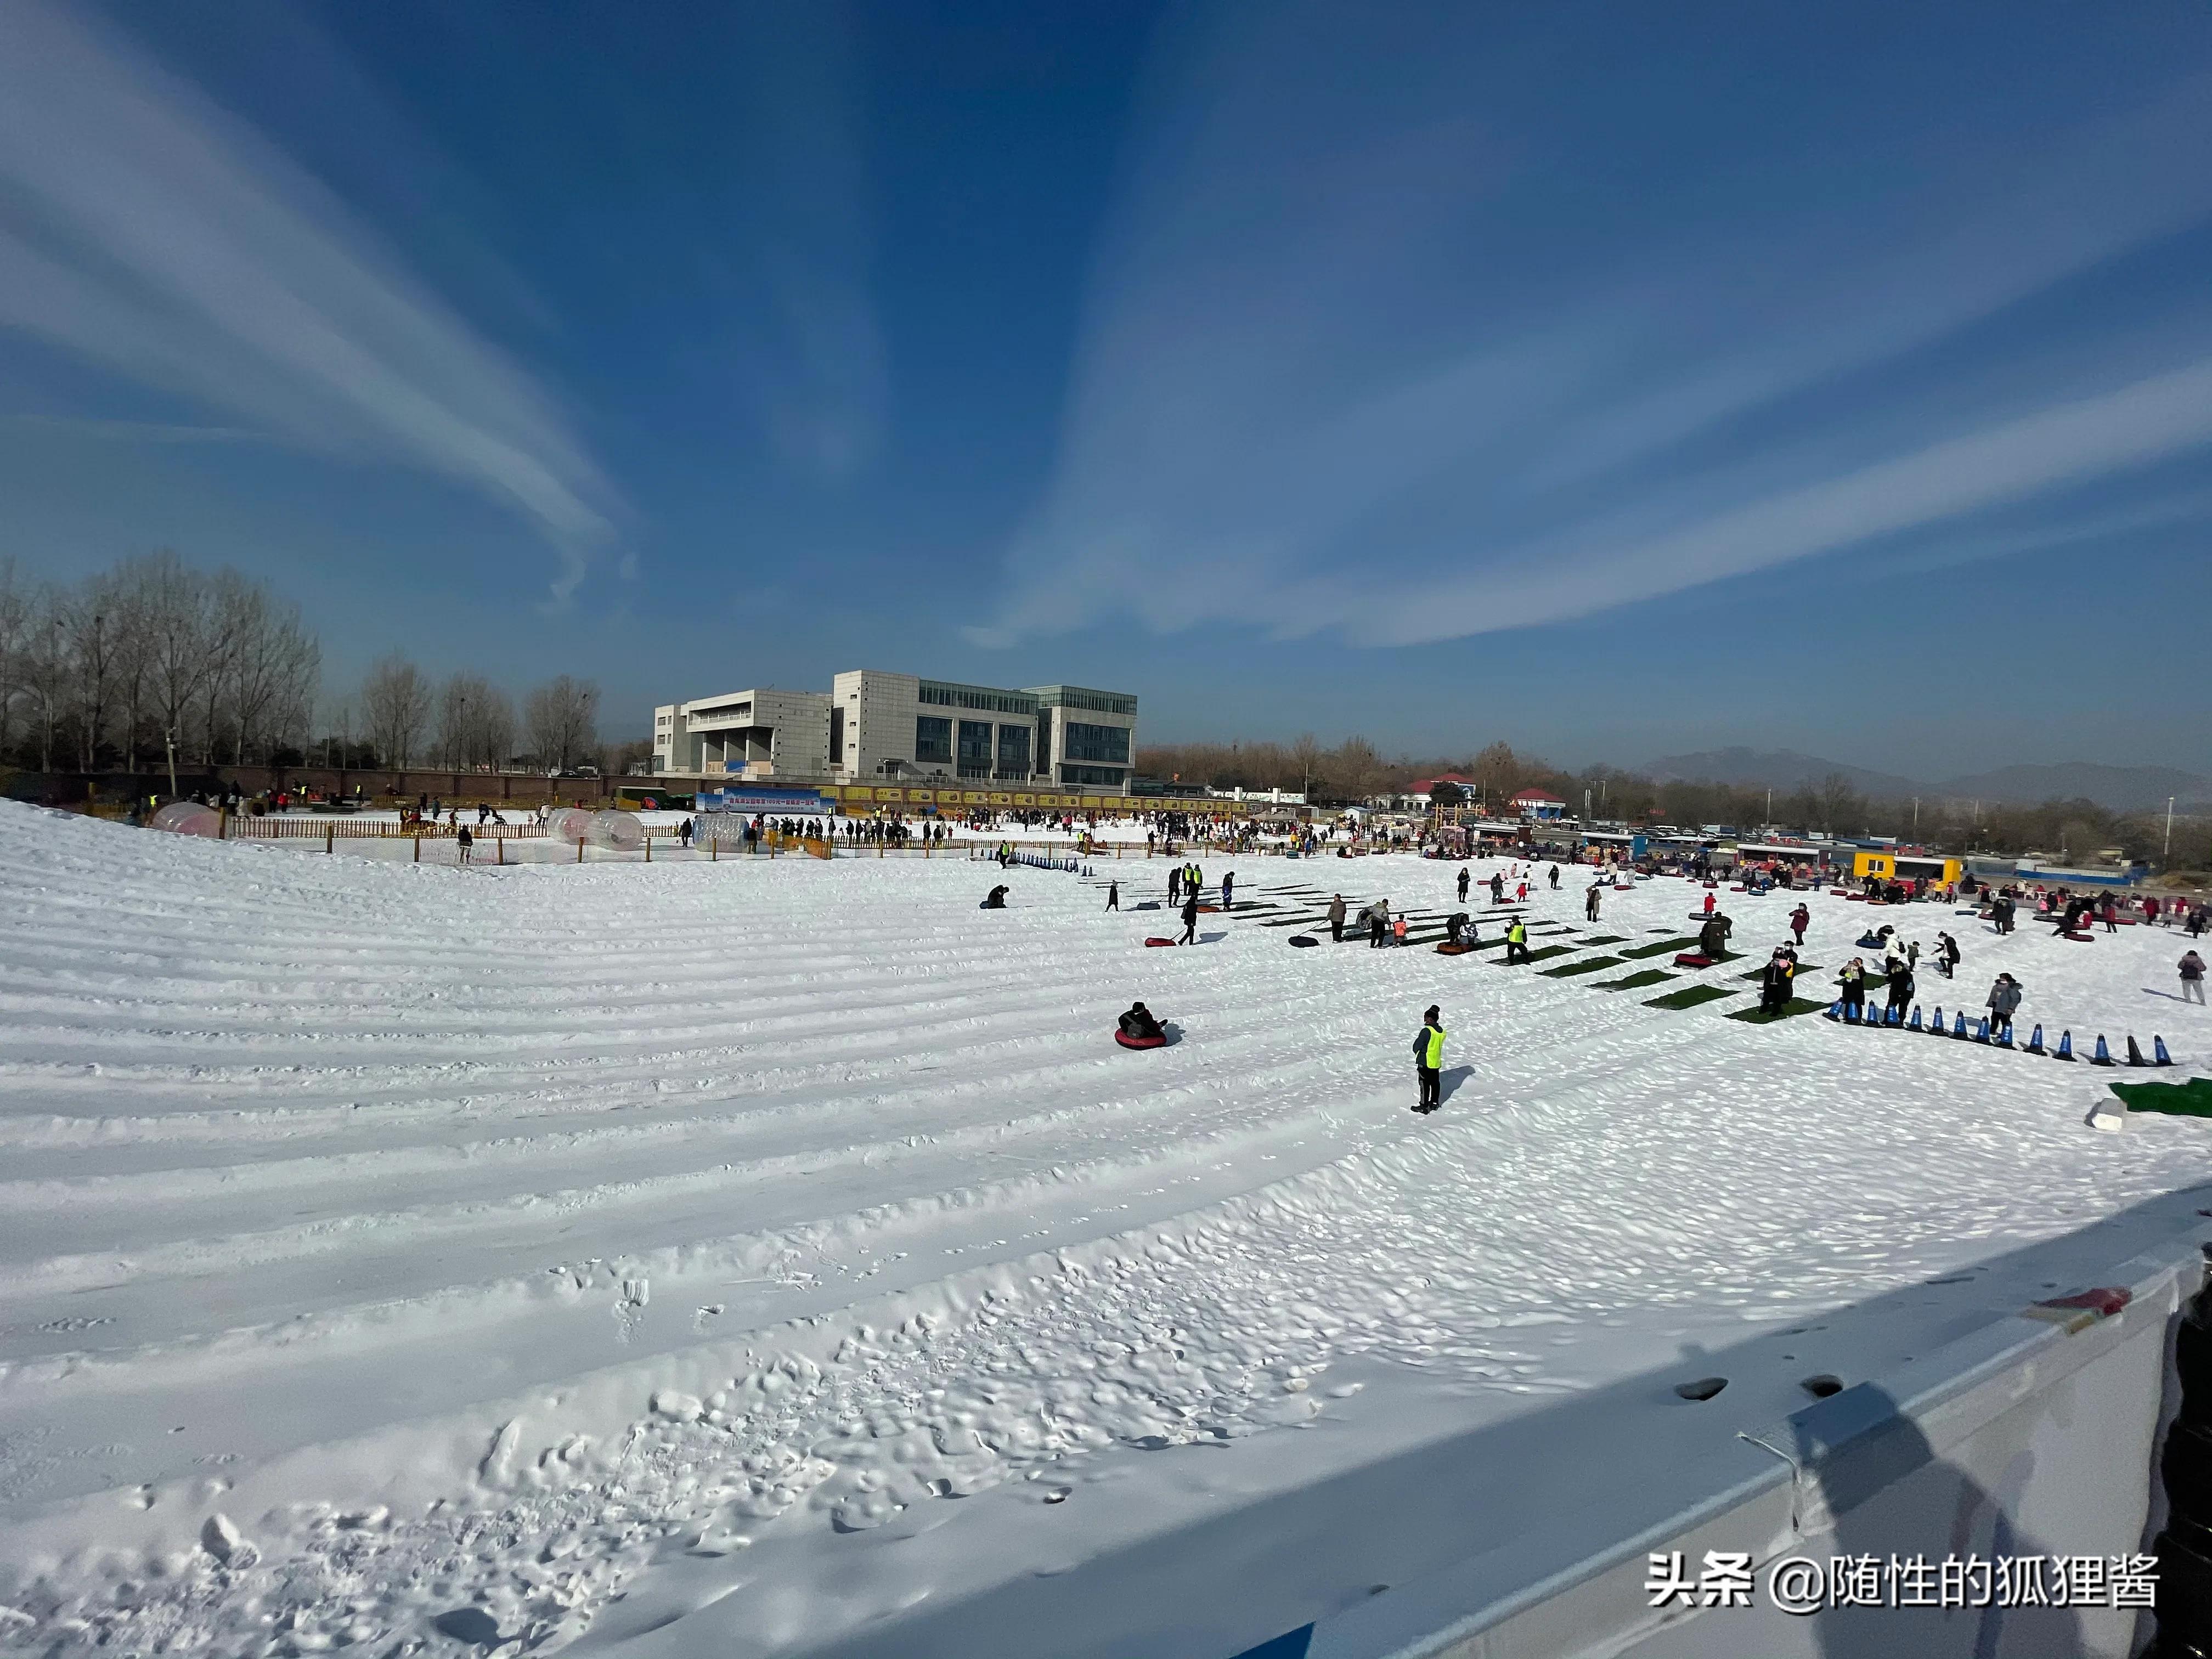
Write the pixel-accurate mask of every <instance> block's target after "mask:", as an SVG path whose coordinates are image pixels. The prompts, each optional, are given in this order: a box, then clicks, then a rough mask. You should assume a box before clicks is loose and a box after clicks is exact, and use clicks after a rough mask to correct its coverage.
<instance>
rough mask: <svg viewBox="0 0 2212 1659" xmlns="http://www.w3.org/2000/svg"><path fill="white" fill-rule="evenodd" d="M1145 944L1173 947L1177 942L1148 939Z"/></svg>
mask: <svg viewBox="0 0 2212 1659" xmlns="http://www.w3.org/2000/svg"><path fill="white" fill-rule="evenodd" d="M1145 943H1146V944H1147V945H1173V944H1174V943H1175V941H1174V940H1173V939H1146V941H1145Z"/></svg>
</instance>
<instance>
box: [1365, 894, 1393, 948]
mask: <svg viewBox="0 0 2212 1659" xmlns="http://www.w3.org/2000/svg"><path fill="white" fill-rule="evenodd" d="M1389 926H1390V903H1389V900H1388V899H1376V901H1375V902H1374V903H1372V904H1370V905H1369V906H1368V907H1367V948H1368V949H1369V950H1370V951H1379V950H1381V949H1382V948H1383V933H1385V932H1386V931H1387V930H1388V929H1389Z"/></svg>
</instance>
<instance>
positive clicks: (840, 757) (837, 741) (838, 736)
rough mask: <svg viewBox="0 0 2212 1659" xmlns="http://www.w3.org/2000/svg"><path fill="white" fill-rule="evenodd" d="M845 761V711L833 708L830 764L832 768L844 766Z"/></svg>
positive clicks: (830, 726) (830, 721)
mask: <svg viewBox="0 0 2212 1659" xmlns="http://www.w3.org/2000/svg"><path fill="white" fill-rule="evenodd" d="M844 759H845V711H844V710H843V709H842V708H833V709H831V710H830V711H829V763H830V764H831V765H832V766H839V765H842V764H843V763H844Z"/></svg>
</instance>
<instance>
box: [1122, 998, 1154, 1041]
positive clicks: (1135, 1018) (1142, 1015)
mask: <svg viewBox="0 0 2212 1659" xmlns="http://www.w3.org/2000/svg"><path fill="white" fill-rule="evenodd" d="M1119 1023H1120V1024H1121V1034H1122V1036H1133V1037H1156V1036H1164V1033H1163V1032H1162V1031H1161V1030H1160V1023H1159V1021H1158V1020H1157V1019H1154V1018H1152V1010H1151V1009H1149V1008H1147V1007H1146V1006H1145V1005H1144V1004H1143V1003H1141V1002H1139V1003H1135V1004H1133V1005H1132V1006H1131V1007H1130V1009H1129V1012H1127V1013H1126V1014H1124V1015H1122V1016H1121V1020H1120V1022H1119Z"/></svg>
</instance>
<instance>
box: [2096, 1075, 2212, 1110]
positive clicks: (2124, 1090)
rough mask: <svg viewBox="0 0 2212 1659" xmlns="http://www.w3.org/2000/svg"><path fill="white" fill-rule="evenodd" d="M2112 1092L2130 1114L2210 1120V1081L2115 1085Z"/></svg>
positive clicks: (2199, 1079) (2195, 1078)
mask: <svg viewBox="0 0 2212 1659" xmlns="http://www.w3.org/2000/svg"><path fill="white" fill-rule="evenodd" d="M2112 1092H2113V1093H2114V1094H2116V1095H2118V1097H2120V1098H2121V1099H2122V1100H2124V1101H2125V1102H2126V1103H2127V1107H2128V1109H2129V1110H2130V1111H2131V1112H2166V1113H2170V1114H2172V1115H2174V1116H2176V1117H2212V1077H2193V1078H2191V1079H2189V1081H2188V1082H2186V1083H2115V1084H2114V1085H2112Z"/></svg>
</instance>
